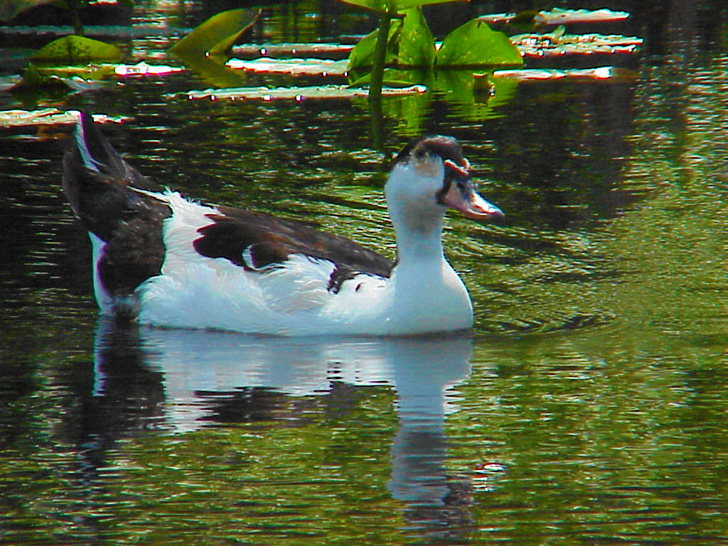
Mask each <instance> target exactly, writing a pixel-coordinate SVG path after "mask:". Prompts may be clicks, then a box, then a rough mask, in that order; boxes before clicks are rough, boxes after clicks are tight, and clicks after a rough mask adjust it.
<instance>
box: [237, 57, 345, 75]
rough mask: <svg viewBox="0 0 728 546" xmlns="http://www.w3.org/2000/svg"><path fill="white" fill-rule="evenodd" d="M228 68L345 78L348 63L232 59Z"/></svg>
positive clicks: (313, 60) (309, 60) (306, 60)
mask: <svg viewBox="0 0 728 546" xmlns="http://www.w3.org/2000/svg"><path fill="white" fill-rule="evenodd" d="M226 64H227V66H228V67H230V68H233V69H235V70H245V71H246V72H254V73H263V74H290V75H292V76H345V75H346V71H347V64H348V62H347V61H345V60H342V61H334V60H330V59H270V58H259V59H253V60H251V61H244V60H241V59H230V60H229V61H228V62H227V63H226Z"/></svg>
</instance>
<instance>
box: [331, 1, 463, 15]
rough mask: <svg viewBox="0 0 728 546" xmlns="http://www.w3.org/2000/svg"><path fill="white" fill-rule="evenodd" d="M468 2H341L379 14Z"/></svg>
mask: <svg viewBox="0 0 728 546" xmlns="http://www.w3.org/2000/svg"><path fill="white" fill-rule="evenodd" d="M463 1H464V2H468V1H469V0H342V2H345V3H347V4H353V5H355V6H359V7H362V8H366V9H370V10H372V11H376V12H379V13H398V12H402V11H405V10H408V9H410V8H419V7H421V6H427V5H429V4H444V3H446V2H463Z"/></svg>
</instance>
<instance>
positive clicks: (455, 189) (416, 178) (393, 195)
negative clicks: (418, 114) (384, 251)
mask: <svg viewBox="0 0 728 546" xmlns="http://www.w3.org/2000/svg"><path fill="white" fill-rule="evenodd" d="M385 194H386V196H387V206H388V207H389V210H390V215H391V217H392V221H393V222H394V223H395V225H397V224H398V223H399V222H400V221H403V222H404V223H405V224H406V225H407V226H408V227H409V228H410V229H413V230H418V231H419V230H428V229H431V228H436V227H437V226H438V225H440V223H441V220H442V217H443V216H444V214H445V211H446V209H447V208H452V209H455V210H458V211H460V212H461V213H462V214H463V215H464V216H466V217H467V218H472V219H473V220H478V221H487V220H493V219H495V218H500V217H502V216H503V212H502V211H501V210H500V209H499V208H498V207H496V206H495V205H492V204H491V203H488V201H486V200H485V199H483V198H482V197H481V196H480V195H479V194H478V192H477V191H476V188H475V184H474V183H473V181H472V179H471V175H470V163H469V162H468V160H467V159H465V157H463V152H462V148H461V147H460V143H459V142H458V141H457V140H456V139H455V138H452V137H447V136H439V135H436V136H426V137H421V138H419V139H417V140H415V141H413V142H411V143H410V144H408V145H407V146H406V147H405V148H404V149H403V150H402V151H401V152H400V153H399V155H397V157H396V158H395V160H394V164H393V166H392V170H391V172H390V175H389V179H388V181H387V184H386V186H385Z"/></svg>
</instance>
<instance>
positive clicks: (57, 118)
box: [0, 108, 123, 128]
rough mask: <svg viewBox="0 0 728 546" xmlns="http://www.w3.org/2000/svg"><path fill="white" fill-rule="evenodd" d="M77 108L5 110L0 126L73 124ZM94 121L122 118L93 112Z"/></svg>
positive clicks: (116, 120)
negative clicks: (64, 109)
mask: <svg viewBox="0 0 728 546" xmlns="http://www.w3.org/2000/svg"><path fill="white" fill-rule="evenodd" d="M80 115H81V114H80V112H79V111H78V110H66V111H63V110H58V109H57V108H43V109H41V110H5V111H1V112H0V128H10V127H32V126H38V125H73V124H75V123H76V121H77V120H78V118H79V116H80ZM92 117H93V119H94V122H96V123H112V122H113V123H121V122H122V121H123V118H119V117H111V116H107V115H105V114H94V115H93V116H92Z"/></svg>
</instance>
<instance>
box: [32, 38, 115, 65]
mask: <svg viewBox="0 0 728 546" xmlns="http://www.w3.org/2000/svg"><path fill="white" fill-rule="evenodd" d="M121 57H122V53H121V50H120V49H119V48H118V47H116V46H115V45H112V44H107V43H105V42H100V41H98V40H92V39H91V38H84V37H83V36H64V37H63V38H58V39H57V40H54V41H52V42H51V43H50V44H48V45H46V46H44V47H42V48H41V49H39V50H38V51H37V52H36V53H35V55H33V59H34V60H36V61H44V62H53V63H56V64H80V63H85V62H89V61H107V62H113V63H117V62H119V61H121Z"/></svg>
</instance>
